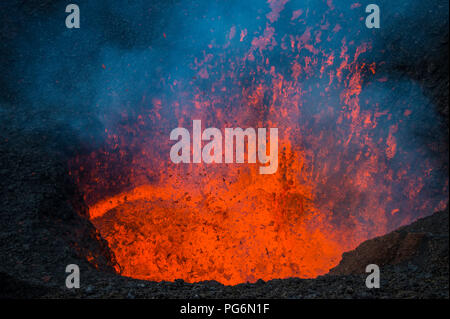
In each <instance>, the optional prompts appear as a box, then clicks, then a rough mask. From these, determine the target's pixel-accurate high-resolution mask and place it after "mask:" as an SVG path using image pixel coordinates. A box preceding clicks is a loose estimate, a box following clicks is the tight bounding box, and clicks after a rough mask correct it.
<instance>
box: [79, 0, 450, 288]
mask: <svg viewBox="0 0 450 319" xmlns="http://www.w3.org/2000/svg"><path fill="white" fill-rule="evenodd" d="M285 3H286V1H269V4H270V10H271V11H270V12H269V13H268V14H267V16H266V20H267V21H266V24H265V27H264V28H263V29H262V30H261V31H260V32H259V33H256V32H255V33H252V34H250V33H249V32H248V30H247V29H246V28H244V27H242V26H239V25H236V26H232V28H231V29H230V30H229V32H228V33H227V34H226V36H225V39H226V41H225V42H224V43H222V42H220V41H212V42H211V43H210V45H209V46H208V47H207V48H205V50H203V51H202V52H203V53H202V57H199V56H197V55H193V56H192V64H191V65H189V70H190V72H192V74H193V76H189V77H188V76H186V74H183V75H178V76H177V75H173V76H172V75H165V76H164V77H162V78H161V79H160V80H159V82H158V83H157V84H155V87H157V85H159V86H160V87H164V88H166V89H167V90H166V91H161V90H160V91H158V93H154V94H153V93H152V92H151V91H152V88H151V87H149V89H148V91H147V92H142V98H141V99H140V100H141V101H140V102H139V103H137V104H134V105H133V107H128V108H125V107H124V109H123V111H122V112H121V114H120V117H119V119H117V118H114V119H110V121H109V122H107V123H109V124H110V125H105V126H106V129H107V130H106V133H105V135H106V143H105V145H104V146H102V147H101V148H100V149H98V150H95V151H93V152H91V153H90V154H87V155H86V154H80V155H79V156H77V157H76V158H74V159H73V160H72V161H71V163H70V166H71V174H72V176H73V177H74V179H75V180H76V182H77V183H78V185H79V186H80V188H81V189H82V190H83V192H84V194H85V200H86V202H87V204H88V205H89V212H90V218H91V221H92V223H93V224H94V225H95V226H96V227H97V229H98V230H99V232H100V233H101V235H102V237H103V238H105V239H106V240H107V241H108V243H109V245H110V248H111V249H112V251H113V252H114V254H115V256H116V259H117V262H118V265H119V266H118V270H119V271H120V273H121V274H122V275H125V276H130V277H134V278H140V279H147V280H155V281H161V280H171V281H172V280H174V279H177V278H182V279H184V280H185V281H188V282H197V281H202V280H217V281H219V282H221V283H224V284H237V283H242V282H254V281H256V280H258V279H260V278H261V279H263V280H269V279H273V278H287V277H294V276H295V277H302V278H313V277H316V276H318V275H322V274H325V273H327V272H328V270H329V269H330V268H332V267H334V266H335V265H336V264H337V263H338V262H339V260H340V258H341V255H342V253H343V252H344V251H348V250H350V249H353V248H355V247H356V246H357V245H358V244H359V243H361V242H362V241H364V240H366V239H368V238H371V237H374V236H377V235H382V234H385V233H386V232H388V231H390V230H392V229H394V228H396V227H398V226H400V225H402V224H405V223H408V222H411V221H412V220H414V219H417V218H418V217H421V216H423V215H424V214H426V213H431V212H432V211H433V210H434V209H438V208H441V207H442V206H443V205H445V199H444V198H440V197H430V196H428V193H427V189H428V188H429V186H428V185H430V183H431V181H433V180H434V178H435V174H436V173H435V170H434V167H433V163H432V161H431V160H429V159H428V158H427V157H426V156H425V155H423V154H425V151H423V147H422V146H421V145H419V144H418V143H416V142H414V141H412V140H411V139H408V138H405V136H406V133H405V132H407V131H408V129H409V127H410V126H411V123H412V122H411V121H412V120H411V117H412V116H413V115H414V112H416V109H417V107H416V105H415V104H414V103H415V101H414V100H412V99H410V98H409V97H408V96H404V97H401V98H392V99H389V98H388V100H387V101H388V104H385V102H386V100H382V99H381V98H380V95H376V94H366V95H364V90H368V91H370V90H373V91H374V92H375V91H377V92H378V91H380V90H381V89H380V88H382V90H381V91H382V92H385V93H384V94H383V97H385V96H389V94H393V93H392V92H393V91H392V88H391V87H390V86H392V87H395V85H396V83H395V82H392V83H390V84H389V86H386V82H385V80H381V79H380V78H379V77H377V74H376V65H375V63H374V62H373V61H371V60H370V55H368V54H367V53H369V52H370V50H371V45H370V43H364V42H363V43H359V44H357V42H356V41H349V40H347V39H346V37H345V35H343V33H342V31H341V32H340V30H341V28H342V27H341V26H340V25H339V24H336V25H329V23H328V22H327V21H321V24H317V25H312V26H311V27H305V26H304V22H305V21H307V19H308V12H309V10H306V11H305V12H304V10H300V8H295V9H296V10H295V11H293V13H292V14H291V16H292V19H291V20H290V21H291V22H290V23H291V24H293V25H295V26H296V27H298V29H299V30H301V29H303V30H304V31H303V32H302V34H300V35H298V34H297V35H296V34H284V33H279V34H278V33H276V32H275V25H276V22H277V20H278V19H279V16H280V12H282V11H283V8H284V4H285ZM330 4H331V1H330ZM327 10H328V11H327V12H326V13H327V14H330V13H331V12H332V11H333V10H334V8H333V6H332V5H330V6H329V9H327ZM309 14H310V15H313V14H314V13H313V12H309ZM324 16H326V15H324ZM304 19H305V20H304ZM236 34H238V35H239V34H240V36H235V35H236ZM167 38H169V36H167ZM330 43H339V47H336V48H334V47H333V46H331V45H330ZM109 65H110V64H109ZM394 93H395V92H394ZM116 94H119V95H120V93H118V92H116ZM363 95H364V97H363ZM124 105H126V103H125V102H124ZM107 116H108V115H105V117H107ZM194 119H195V120H201V121H202V123H205V126H206V127H218V128H226V127H242V128H243V129H245V128H247V127H277V128H278V130H279V158H278V160H279V166H278V170H277V172H276V173H275V174H273V175H261V174H259V173H258V165H257V164H245V165H243V164H240V165H237V164H206V163H202V164H185V163H180V164H173V163H172V162H171V161H170V157H169V152H170V147H171V146H172V145H173V143H174V142H173V141H170V139H169V134H170V131H171V130H172V129H174V128H176V127H186V128H189V129H192V120H194ZM399 140H401V143H399ZM191 153H192V152H191ZM412 154H422V155H423V156H422V155H421V156H422V157H421V158H420V160H418V161H412V158H413V155H412ZM247 155H248V154H247ZM414 156H415V155H414ZM414 158H415V157H414ZM223 162H224V161H223ZM447 187H448V181H447V182H446V183H444V186H443V188H444V192H445V189H447ZM439 191H443V190H442V188H441V189H440V190H439Z"/></svg>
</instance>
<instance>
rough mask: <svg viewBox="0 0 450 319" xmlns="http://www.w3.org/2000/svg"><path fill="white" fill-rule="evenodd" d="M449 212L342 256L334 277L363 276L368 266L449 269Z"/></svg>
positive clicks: (415, 223)
mask: <svg viewBox="0 0 450 319" xmlns="http://www.w3.org/2000/svg"><path fill="white" fill-rule="evenodd" d="M448 226H449V224H448V208H447V210H445V211H442V212H438V213H435V214H433V215H432V216H429V217H426V218H422V219H420V220H418V221H416V222H414V223H413V224H411V225H408V226H404V227H402V228H400V229H398V230H396V231H394V232H391V233H389V234H387V235H384V236H381V237H377V238H374V239H371V240H368V241H365V242H364V243H362V244H361V245H359V246H358V247H357V248H356V249H355V250H352V251H350V252H346V253H344V254H343V255H342V260H341V262H340V263H339V265H338V266H336V267H335V268H333V269H331V270H330V274H332V275H348V274H360V273H364V272H365V267H366V266H367V265H369V264H377V265H378V266H386V265H398V264H401V263H405V262H414V264H418V265H420V266H421V267H422V268H423V269H428V270H430V269H433V268H435V267H436V263H437V262H439V263H442V264H443V265H445V264H447V267H448V240H449V239H448Z"/></svg>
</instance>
